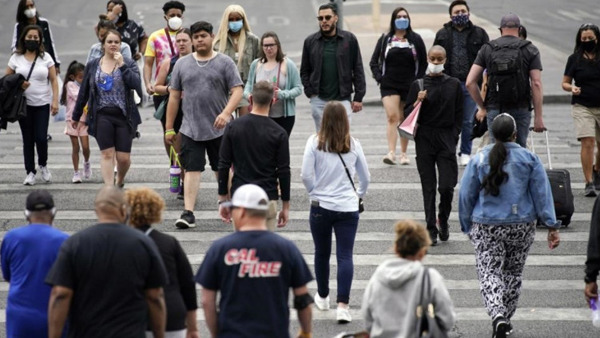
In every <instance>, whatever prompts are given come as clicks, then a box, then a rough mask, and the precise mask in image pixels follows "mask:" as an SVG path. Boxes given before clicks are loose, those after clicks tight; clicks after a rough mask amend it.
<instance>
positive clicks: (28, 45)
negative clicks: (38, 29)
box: [23, 40, 40, 52]
mask: <svg viewBox="0 0 600 338" xmlns="http://www.w3.org/2000/svg"><path fill="white" fill-rule="evenodd" d="M23 47H25V49H26V50H28V51H30V52H35V51H37V50H38V49H39V48H40V42H39V41H38V40H25V41H24V42H23Z"/></svg>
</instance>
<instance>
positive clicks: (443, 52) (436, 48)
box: [427, 45, 446, 58]
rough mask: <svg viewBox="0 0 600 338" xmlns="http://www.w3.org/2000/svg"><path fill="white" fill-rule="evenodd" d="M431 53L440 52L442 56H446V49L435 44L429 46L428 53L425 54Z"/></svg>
mask: <svg viewBox="0 0 600 338" xmlns="http://www.w3.org/2000/svg"><path fill="white" fill-rule="evenodd" d="M432 53H435V54H441V55H443V56H444V58H446V49H445V48H444V47H442V46H440V45H435V46H433V47H431V48H429V53H427V55H431V54H432Z"/></svg>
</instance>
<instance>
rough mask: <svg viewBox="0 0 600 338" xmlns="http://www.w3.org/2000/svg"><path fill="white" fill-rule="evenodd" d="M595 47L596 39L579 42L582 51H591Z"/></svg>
mask: <svg viewBox="0 0 600 338" xmlns="http://www.w3.org/2000/svg"><path fill="white" fill-rule="evenodd" d="M595 47H596V40H590V41H583V42H581V48H583V51H584V52H588V53H589V52H591V51H593V50H594V48H595Z"/></svg>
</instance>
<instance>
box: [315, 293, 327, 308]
mask: <svg viewBox="0 0 600 338" xmlns="http://www.w3.org/2000/svg"><path fill="white" fill-rule="evenodd" d="M314 300H315V306H316V307H317V309H319V310H321V311H327V310H329V295H328V296H327V297H325V298H321V296H319V293H318V292H317V293H315V297H314Z"/></svg>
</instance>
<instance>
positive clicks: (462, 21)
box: [452, 14, 469, 26]
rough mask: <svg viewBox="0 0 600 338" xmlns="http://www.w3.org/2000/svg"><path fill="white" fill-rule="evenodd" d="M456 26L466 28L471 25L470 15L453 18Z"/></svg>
mask: <svg viewBox="0 0 600 338" xmlns="http://www.w3.org/2000/svg"><path fill="white" fill-rule="evenodd" d="M452 23H453V24H454V25H455V26H466V25H467V23H469V14H459V15H455V16H453V17H452Z"/></svg>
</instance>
